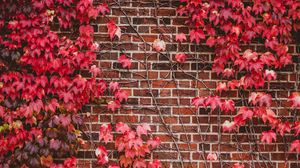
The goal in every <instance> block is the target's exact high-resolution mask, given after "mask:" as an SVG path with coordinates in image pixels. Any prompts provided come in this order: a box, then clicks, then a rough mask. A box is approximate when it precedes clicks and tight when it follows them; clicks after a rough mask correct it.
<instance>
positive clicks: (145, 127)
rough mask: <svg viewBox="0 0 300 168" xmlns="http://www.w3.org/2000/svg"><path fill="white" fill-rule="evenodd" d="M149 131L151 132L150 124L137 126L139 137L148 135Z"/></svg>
mask: <svg viewBox="0 0 300 168" xmlns="http://www.w3.org/2000/svg"><path fill="white" fill-rule="evenodd" d="M148 131H151V128H150V126H149V125H148V124H146V123H144V124H142V125H139V126H137V128H136V133H137V135H138V136H141V135H147V134H148Z"/></svg>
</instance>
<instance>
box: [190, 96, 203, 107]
mask: <svg viewBox="0 0 300 168" xmlns="http://www.w3.org/2000/svg"><path fill="white" fill-rule="evenodd" d="M205 101H206V98H204V97H195V98H193V99H192V105H194V106H196V108H198V107H200V106H204V107H206V103H205Z"/></svg>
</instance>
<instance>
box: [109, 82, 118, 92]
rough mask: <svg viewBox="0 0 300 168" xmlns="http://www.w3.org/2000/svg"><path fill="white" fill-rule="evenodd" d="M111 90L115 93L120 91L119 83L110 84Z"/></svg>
mask: <svg viewBox="0 0 300 168" xmlns="http://www.w3.org/2000/svg"><path fill="white" fill-rule="evenodd" d="M109 89H110V90H111V91H112V92H113V93H114V92H116V91H118V90H119V89H120V86H119V83H118V82H110V83H109Z"/></svg>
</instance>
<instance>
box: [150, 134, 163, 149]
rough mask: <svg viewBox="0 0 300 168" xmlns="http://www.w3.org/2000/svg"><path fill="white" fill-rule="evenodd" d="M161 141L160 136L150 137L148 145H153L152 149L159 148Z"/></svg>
mask: <svg viewBox="0 0 300 168" xmlns="http://www.w3.org/2000/svg"><path fill="white" fill-rule="evenodd" d="M160 143H161V141H160V138H159V137H155V138H153V139H152V138H150V139H148V141H147V145H148V146H151V147H152V149H155V148H157V147H158V146H159V145H160Z"/></svg>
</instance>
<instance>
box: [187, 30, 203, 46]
mask: <svg viewBox="0 0 300 168" xmlns="http://www.w3.org/2000/svg"><path fill="white" fill-rule="evenodd" d="M200 39H205V35H204V32H203V31H202V30H200V29H196V30H191V31H190V40H191V42H193V41H196V44H199V43H200Z"/></svg>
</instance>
